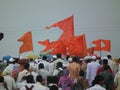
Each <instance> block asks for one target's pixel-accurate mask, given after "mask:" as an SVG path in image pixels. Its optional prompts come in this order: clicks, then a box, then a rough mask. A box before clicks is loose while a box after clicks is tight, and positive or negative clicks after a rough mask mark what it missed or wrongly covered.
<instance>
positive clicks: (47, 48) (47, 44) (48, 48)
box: [38, 39, 51, 52]
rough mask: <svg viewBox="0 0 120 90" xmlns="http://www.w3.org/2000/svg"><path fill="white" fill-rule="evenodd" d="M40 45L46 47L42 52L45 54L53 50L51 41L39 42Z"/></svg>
mask: <svg viewBox="0 0 120 90" xmlns="http://www.w3.org/2000/svg"><path fill="white" fill-rule="evenodd" d="M38 43H39V44H41V45H43V46H45V47H46V48H45V49H44V50H42V52H45V51H48V50H50V49H51V47H50V42H49V39H46V40H45V41H39V42H38Z"/></svg>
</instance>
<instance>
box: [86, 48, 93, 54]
mask: <svg viewBox="0 0 120 90" xmlns="http://www.w3.org/2000/svg"><path fill="white" fill-rule="evenodd" d="M87 52H88V54H89V55H93V54H94V47H90V48H88V49H87Z"/></svg>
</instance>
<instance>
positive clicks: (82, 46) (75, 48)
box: [66, 34, 87, 57]
mask: <svg viewBox="0 0 120 90" xmlns="http://www.w3.org/2000/svg"><path fill="white" fill-rule="evenodd" d="M66 48H67V53H68V54H69V55H72V56H74V55H76V56H79V57H84V56H86V55H87V46H86V38H85V34H83V35H80V36H76V37H74V38H71V39H70V41H69V42H68V44H67V47H66Z"/></svg>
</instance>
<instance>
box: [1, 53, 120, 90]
mask: <svg viewBox="0 0 120 90" xmlns="http://www.w3.org/2000/svg"><path fill="white" fill-rule="evenodd" d="M0 90H120V59H119V58H116V59H113V57H112V55H110V54H107V55H106V57H98V56H97V55H90V56H85V57H84V58H80V57H77V56H69V55H67V56H64V57H63V56H62V55H61V54H60V53H58V54H56V55H52V57H51V58H48V56H46V55H43V56H40V57H38V58H36V59H34V58H29V59H28V58H23V57H22V58H20V57H19V58H15V57H10V58H9V60H5V59H4V58H3V60H1V61H0Z"/></svg>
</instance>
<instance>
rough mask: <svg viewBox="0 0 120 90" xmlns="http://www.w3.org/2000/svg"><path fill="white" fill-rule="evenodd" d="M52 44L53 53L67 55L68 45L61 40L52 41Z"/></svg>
mask: <svg viewBox="0 0 120 90" xmlns="http://www.w3.org/2000/svg"><path fill="white" fill-rule="evenodd" d="M50 46H51V48H52V49H53V50H52V51H51V54H57V53H61V54H63V55H66V47H65V45H64V43H63V42H62V41H61V40H58V41H54V42H51V44H50Z"/></svg>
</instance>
